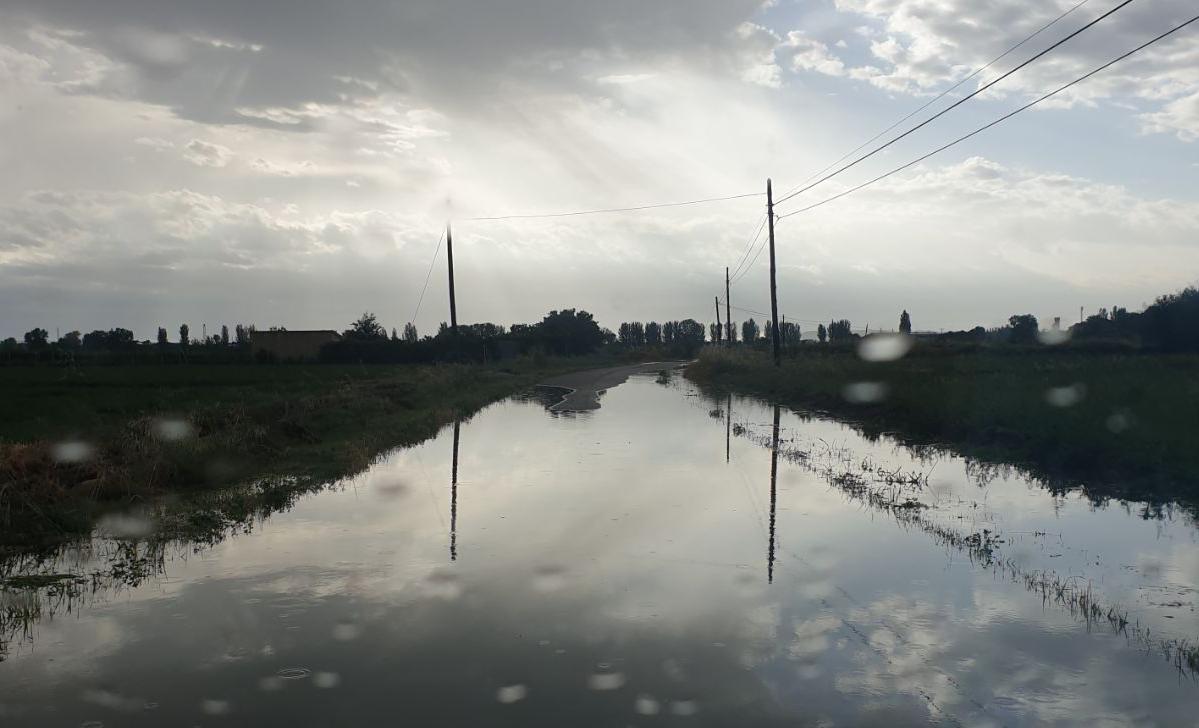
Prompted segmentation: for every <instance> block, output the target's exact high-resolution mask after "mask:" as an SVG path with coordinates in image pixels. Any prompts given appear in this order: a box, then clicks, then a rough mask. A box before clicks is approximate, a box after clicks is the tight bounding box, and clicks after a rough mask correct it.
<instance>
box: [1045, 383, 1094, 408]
mask: <svg viewBox="0 0 1199 728" xmlns="http://www.w3.org/2000/svg"><path fill="white" fill-rule="evenodd" d="M1086 393H1087V389H1086V387H1085V386H1083V385H1082V384H1071V385H1069V386H1066V387H1050V388H1049V389H1047V390H1045V401H1046V402H1048V403H1049V404H1051V405H1053V406H1054V407H1073V406H1074V405H1076V404H1078V403H1079V402H1081V401H1082V400H1083V397H1085V396H1086Z"/></svg>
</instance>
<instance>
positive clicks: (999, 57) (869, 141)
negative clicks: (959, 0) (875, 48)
mask: <svg viewBox="0 0 1199 728" xmlns="http://www.w3.org/2000/svg"><path fill="white" fill-rule="evenodd" d="M1090 1H1091V0H1082V1H1081V2H1079V3H1077V4H1075V5H1074V6H1073V7H1071V8H1070V9H1068V10H1066V11H1065V12H1064V13H1062V14H1061V15H1059V16H1057V17H1056V18H1054V19H1053V20H1050V21H1049V22H1048V23H1046V24H1045V25H1042V26H1041V27H1040V28H1038V29H1037V30H1036V31H1034V32H1033V33H1032V35H1028V36H1025V37H1024V39H1023V40H1021V41H1020V42H1019V43H1017V44H1016V45H1014V46H1012V47H1011V48H1008V49H1007V50H1006V51H1004V52H1003V53H1000V54H999V55H997V56H995V57H994V58H992V59H991V60H990V61H988V62H987V63H985V64H983V65H981V66H979V67H978V68H976V69H974V70H973V71H972V72H971V73H970V75H969V76H966V77H965V78H963V79H961V80H960V81H958V82H957V83H955V84H954V85H952V86H950V87H949V88H947V89H945V90H944V91H942V92H941V93H940V94H938V95H937V96H936V97H935V98H933V99H932V100H931V101H928V102H926V103H925V104H924V105H923V106H921V107H919V108H918V109H915V110H913V111H912V112H911V113H909V114H908V115H907V116H905V117H903V118H902V119H900V120H899V121H896V122H895V123H894V124H892V125H891V126H889V127H887V128H886V129H883V130H882V131H880V132H879V133H877V134H875V135H874V136H872V137H870V138H869V139H867V140H866V141H864V142H862V143H861V144H860V145H858V146H857V148H855V149H852V150H850V151H848V152H846V153H845V154H842V155H841V156H840V157H838V158H836V159H834V160H833V161H832V162H830V163H829V164H828V166H826V167H824V168H823V169H821V170H820V171H818V172H814V173H813V174H811V175H809V176H808V177H807V178H806V179H805V180H803V181H802V182H800V183H799V184H798V185H796V186H795V187H792V188H791V190H788V191H787V192H785V193H783V195H784V196H783V200H786V199H788V197H787V196H788V195H790V194H791V192H792V191H794V190H795V189H797V188H799V187H801V186H803V185H805V184H807V183H808V182H810V181H812V180H813V179H815V178H816V177H819V176H820V175H822V174H824V173H825V172H827V171H829V170H830V169H832V168H833V167H834V166H836V165H838V164H840V163H841V162H843V161H845V160H846V159H847V158H849V157H851V156H853V155H854V154H857V153H858V152H860V151H862V150H863V149H864V148H866V147H867V146H869V145H870V144H873V143H874V142H875V141H877V140H878V138H879V137H881V136H882V135H884V134H886V133H887V132H889V131H891V130H892V129H894V128H895V127H897V126H899V125H900V124H902V123H903V122H905V121H907V120H908V119H910V118H912V117H913V116H915V115H916V114H919V113H920V112H921V111H924V110H925V109H927V108H928V107H930V106H932V105H933V104H935V103H937V102H938V101H940V100H941V99H943V98H945V97H946V96H948V95H949V94H951V93H953V92H954V91H956V90H957V89H958V88H960V87H961V86H962V84H964V83H966V82H967V81H969V80H970V79H972V78H974V77H975V76H977V75H978V74H980V73H982V72H983V71H985V70H987V69H988V68H990V67H991V66H993V65H995V64H996V63H998V62H999V61H1001V60H1003V59H1004V58H1006V57H1007V56H1008V55H1010V54H1011V53H1013V52H1014V51H1016V50H1018V49H1019V48H1021V47H1022V46H1023V45H1024V44H1025V43H1027V42H1029V41H1030V40H1032V39H1033V38H1036V37H1037V36H1038V35H1040V34H1041V33H1044V32H1045V31H1046V30H1049V29H1050V28H1051V27H1053V26H1054V25H1056V24H1057V23H1058V22H1059V21H1061V20H1062V19H1064V18H1065V17H1066V16H1067V15H1070V14H1071V13H1073V12H1074V11H1075V10H1078V9H1079V8H1081V7H1082V6H1083V5H1086V4H1087V3H1088V2H1090ZM781 201H782V200H780V202H781Z"/></svg>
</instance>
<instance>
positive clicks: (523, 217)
mask: <svg viewBox="0 0 1199 728" xmlns="http://www.w3.org/2000/svg"><path fill="white" fill-rule="evenodd" d="M762 194H763V193H761V192H748V193H746V194H743V195H729V196H728V197H708V198H705V199H702V200H687V201H686V202H662V203H657V204H653V205H637V206H635V207H608V208H603V209H598V210H576V211H574V212H549V213H542V214H536V215H493V216H490V217H468V218H465V219H466V220H471V221H484V220H532V219H537V218H551V217H575V216H578V215H599V214H603V213H609V212H637V211H639V210H657V209H661V208H663V207H685V206H687V205H703V204H706V203H709V202H725V201H727V200H741V199H745V198H747V197H761V196H762Z"/></svg>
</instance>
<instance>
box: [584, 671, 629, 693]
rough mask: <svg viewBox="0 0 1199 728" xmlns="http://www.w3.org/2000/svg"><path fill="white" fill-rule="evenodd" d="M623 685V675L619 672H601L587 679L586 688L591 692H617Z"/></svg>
mask: <svg viewBox="0 0 1199 728" xmlns="http://www.w3.org/2000/svg"><path fill="white" fill-rule="evenodd" d="M624 683H625V679H624V675H622V674H620V673H619V672H603V673H598V674H595V675H592V676H590V677H588V678H587V687H589V688H591V689H592V690H619V689H620V688H622V687H624Z"/></svg>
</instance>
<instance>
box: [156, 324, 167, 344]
mask: <svg viewBox="0 0 1199 728" xmlns="http://www.w3.org/2000/svg"><path fill="white" fill-rule="evenodd" d="M158 346H159V348H161V349H165V348H167V330H166V329H164V328H163V327H161V326H159V327H158Z"/></svg>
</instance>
